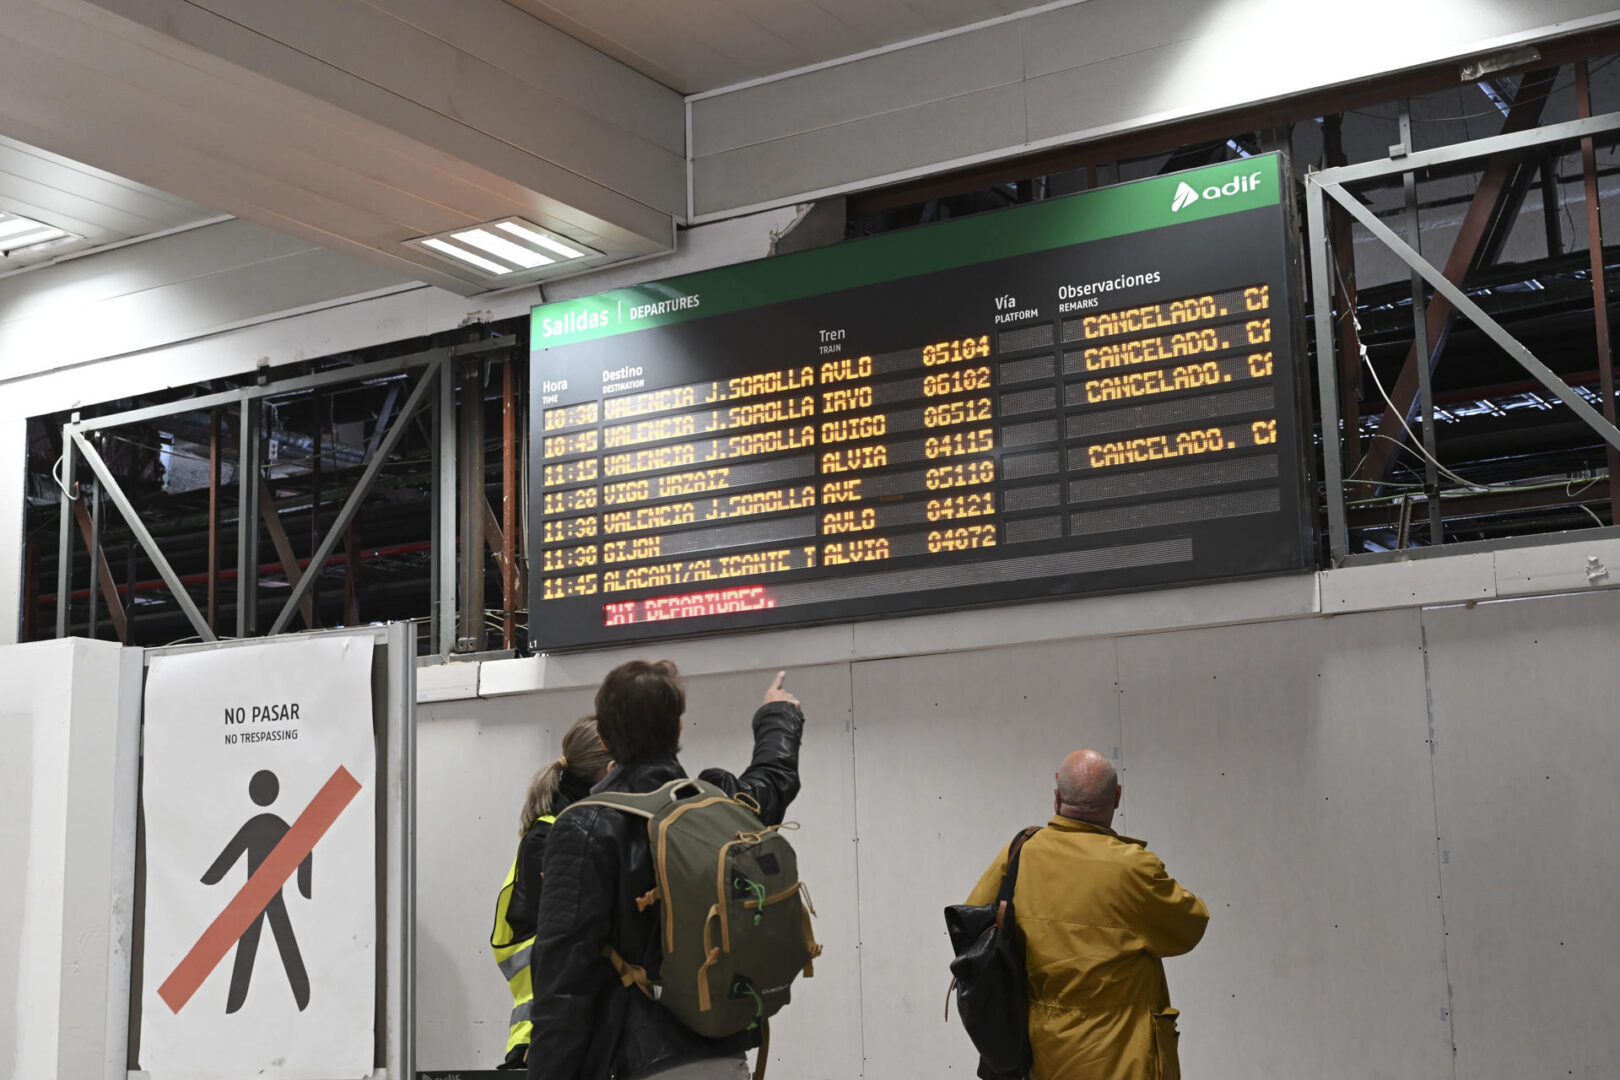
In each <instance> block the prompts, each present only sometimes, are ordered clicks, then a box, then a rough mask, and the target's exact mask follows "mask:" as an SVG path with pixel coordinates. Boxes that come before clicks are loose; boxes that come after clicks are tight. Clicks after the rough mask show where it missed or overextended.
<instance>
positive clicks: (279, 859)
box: [158, 765, 360, 1013]
mask: <svg viewBox="0 0 1620 1080" xmlns="http://www.w3.org/2000/svg"><path fill="white" fill-rule="evenodd" d="M359 793H360V781H358V780H356V779H355V778H354V775H353V774H352V773H350V772H349V770H348V769H345V768H344V767H343V766H341V765H339V766H338V767H337V771H336V772H334V773H333V774H332V776H331V778H330V779H328V780H327V781H326V783H325V784H324V785H322V786H321V790H320V791H318V792H316V793H315V798H313V799H311V800H310V803H309V805H308V806H307V807H305V808H304V812H303V813H301V814H299V815H298V820H297V821H294V822H293V824H292V828H290V829H288V830H287V835H285V836H283V837H282V838H281V842H280V843H278V844H277V845H276V846H275V847H274V848H273V849H272V850H271V852H270V854H269V856H267V857H266V858H265V860H264V862H263V863H261V864H260V865H259V869H258V870H257V871H256V872H255V873H254V874H253V875H252V876H250V877H249V878H248V879H247V882H246V884H244V885H243V886H242V888H241V890H240V891H239V892H238V893H237V894H236V895H235V896H234V897H232V898H231V902H230V903H228V904H226V905H225V910H224V911H221V912H220V913H219V916H218V917H217V918H216V919H215V920H214V921H213V922H212V923H210V924H209V925H208V929H207V930H204V931H203V934H202V937H200V938H198V939H197V943H196V944H195V945H193V946H192V947H191V950H190V951H189V952H187V953H186V955H185V959H183V960H181V961H180V963H179V964H177V965H175V969H174V970H173V971H172V972H170V973H169V977H168V978H167V979H165V980H164V981H163V985H162V986H160V987H158V997H160V998H162V999H163V1001H164V1003H165V1004H166V1005H168V1006H169V1008H170V1009H171V1010H172V1011H174V1012H176V1013H178V1012H179V1011H180V1010H181V1009H182V1008H184V1007H185V1004H186V1002H188V1001H190V1000H191V996H192V995H193V994H195V993H196V992H197V989H198V987H200V986H202V984H203V980H204V979H206V978H208V976H209V975H210V974H212V972H213V970H214V968H215V967H217V966H219V962H220V961H221V960H223V959H225V954H226V953H228V952H230V951H231V947H232V946H233V945H235V944H236V942H237V940H238V939H240V938H241V936H242V935H243V933H245V932H246V931H247V928H248V927H249V926H251V925H252V924H253V920H254V919H257V918H258V917H259V916H260V915H261V914H262V913H263V912H264V909H265V906H266V905H268V904H269V903H270V901H271V900H272V899H273V898H274V897H275V896H276V894H277V893H279V892H280V891H281V887H282V886H283V885H285V884H287V879H288V878H290V877H292V874H293V871H294V870H297V869H298V864H299V863H301V862H303V861H304V860H305V859H306V858H308V857H309V853H310V852H311V851H313V850H314V849H315V845H316V844H317V843H318V842H319V841H320V839H321V837H323V836H325V835H326V831H327V830H328V829H330V828H331V827H332V823H333V822H335V821H336V820H337V819H338V815H339V814H341V813H343V811H344V809H345V808H347V807H348V805H349V803H350V802H352V801H354V797H355V796H356V795H358V794H359Z"/></svg>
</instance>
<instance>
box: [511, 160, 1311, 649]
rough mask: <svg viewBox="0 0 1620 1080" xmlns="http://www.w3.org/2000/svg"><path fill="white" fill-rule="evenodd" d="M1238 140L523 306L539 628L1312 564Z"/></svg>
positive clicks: (765, 614) (1275, 272) (1265, 197)
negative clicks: (1039, 196) (1074, 185)
mask: <svg viewBox="0 0 1620 1080" xmlns="http://www.w3.org/2000/svg"><path fill="white" fill-rule="evenodd" d="M1254 162H1259V163H1260V164H1259V165H1258V166H1255V164H1254ZM1245 166H1246V170H1247V171H1245V172H1244V174H1243V175H1244V176H1245V177H1247V176H1249V174H1250V173H1251V172H1258V174H1259V176H1260V179H1259V180H1257V181H1253V182H1251V181H1249V180H1245V181H1244V182H1243V184H1229V183H1228V181H1229V180H1230V179H1231V178H1228V177H1226V176H1225V174H1224V173H1223V172H1222V168H1223V167H1214V168H1213V169H1212V170H1200V171H1199V172H1198V173H1197V174H1195V176H1194V179H1197V180H1198V182H1197V183H1196V184H1194V185H1193V186H1194V187H1195V188H1196V190H1199V191H1207V190H1209V189H1210V188H1212V187H1213V188H1217V189H1220V190H1221V191H1222V192H1223V193H1222V195H1221V196H1220V198H1219V199H1216V198H1214V197H1210V198H1205V199H1200V200H1198V201H1196V202H1193V203H1190V204H1187V203H1185V200H1181V201H1182V202H1183V205H1180V206H1178V205H1176V204H1177V202H1178V200H1177V199H1176V197H1175V193H1176V188H1177V183H1179V181H1177V182H1176V183H1169V184H1168V185H1166V184H1161V183H1157V182H1146V184H1145V186H1139V185H1122V186H1121V187H1119V188H1114V189H1105V190H1100V191H1098V192H1093V193H1088V194H1087V195H1083V196H1079V197H1076V198H1075V199H1074V200H1052V201H1051V202H1050V203H1048V204H1045V205H1036V206H1032V207H1027V208H1020V209H1017V210H1014V211H1011V212H1008V213H1005V214H989V215H983V216H982V218H980V219H964V220H962V221H955V222H951V223H949V224H948V225H946V226H942V227H939V228H938V229H921V230H916V231H913V232H910V233H905V234H894V235H886V236H881V237H877V238H874V239H871V240H865V241H859V242H853V243H849V244H845V245H835V246H834V247H833V248H829V249H825V250H823V251H818V252H810V253H806V254H804V255H793V256H784V257H781V258H778V259H771V260H766V261H765V262H762V263H753V264H748V265H746V266H742V267H736V268H730V269H727V270H722V271H712V272H707V273H704V274H698V275H693V276H692V277H690V278H683V279H675V280H672V281H669V282H661V283H656V284H654V285H649V286H644V287H637V288H632V289H627V290H619V291H618V292H615V293H607V294H602V295H601V296H599V297H591V298H587V299H586V300H582V301H577V302H568V303H565V304H558V305H547V306H543V307H541V308H537V309H536V318H537V320H539V319H549V320H550V322H549V323H547V324H546V325H547V326H548V327H549V329H550V331H551V333H550V334H549V335H544V336H537V337H536V339H535V341H536V346H535V351H534V355H533V360H532V369H531V371H532V384H531V385H532V388H533V394H534V397H533V399H532V401H531V413H530V415H531V439H530V446H529V458H528V466H529V476H530V483H531V490H530V499H531V502H530V514H529V520H530V534H529V537H528V542H529V554H528V560H529V565H530V568H531V573H532V574H533V580H532V584H531V613H530V627H531V635H533V637H534V640H535V644H536V645H537V646H539V647H545V648H569V647H580V646H586V645H591V644H597V643H606V642H614V641H620V642H629V641H635V640H639V639H642V638H651V637H661V636H668V635H671V634H680V633H692V632H695V631H703V630H734V629H742V628H746V627H750V626H768V625H784V624H791V623H801V622H818V621H827V620H833V619H843V618H865V617H873V616H882V615H892V614H901V613H906V612H919V611H925V610H927V609H929V608H945V607H961V606H964V605H974V604H984V603H997V602H1011V601H1016V600H1024V599H1031V598H1036V597H1044V596H1061V595H1080V594H1085V593H1088V592H1097V591H1118V590H1121V589H1130V588H1142V587H1151V586H1158V585H1166V584H1175V583H1183V582H1193V581H1200V580H1212V579H1220V578H1229V577H1237V576H1242V575H1246V574H1255V573H1274V572H1281V571H1285V570H1290V569H1298V568H1301V567H1303V566H1304V565H1305V563H1306V555H1305V552H1306V549H1307V539H1308V528H1306V527H1304V526H1303V525H1302V522H1303V521H1304V519H1305V515H1304V514H1303V512H1302V511H1301V502H1302V499H1301V496H1300V491H1301V489H1302V487H1303V482H1304V478H1305V470H1304V468H1303V464H1302V462H1303V460H1304V457H1305V455H1304V453H1303V451H1302V447H1301V434H1300V424H1299V422H1298V404H1297V401H1298V379H1297V377H1296V375H1295V365H1296V352H1297V349H1296V344H1295V341H1296V337H1297V334H1296V331H1297V327H1298V318H1299V314H1298V311H1297V304H1296V302H1295V301H1294V299H1293V297H1294V292H1293V286H1292V275H1291V270H1290V253H1289V249H1288V244H1289V240H1288V236H1289V233H1288V230H1287V229H1286V227H1285V225H1286V223H1285V221H1284V218H1285V214H1284V212H1283V209H1282V206H1281V203H1280V202H1279V199H1278V194H1279V192H1280V190H1281V186H1280V185H1279V183H1278V173H1277V163H1276V159H1273V158H1261V159H1252V160H1251V162H1246V163H1245ZM1228 171H1230V170H1228ZM1234 175H1235V174H1234ZM1164 179H1165V180H1170V179H1171V178H1164ZM1228 186H1230V187H1231V189H1232V192H1233V194H1226V193H1225V188H1226V187H1228ZM1161 189H1162V190H1161ZM1109 192H1112V194H1109ZM1161 195H1162V198H1161ZM1161 202H1162V205H1160V203H1161ZM683 298H696V299H684V300H683ZM537 325H540V324H539V323H538V322H537Z"/></svg>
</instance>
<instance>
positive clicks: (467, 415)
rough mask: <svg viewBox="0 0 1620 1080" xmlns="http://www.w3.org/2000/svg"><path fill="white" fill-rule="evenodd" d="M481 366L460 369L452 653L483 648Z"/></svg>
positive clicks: (484, 507)
mask: <svg viewBox="0 0 1620 1080" xmlns="http://www.w3.org/2000/svg"><path fill="white" fill-rule="evenodd" d="M483 383H484V380H483V365H482V364H481V363H474V364H470V365H466V366H464V367H463V368H462V371H461V400H460V402H459V403H458V407H457V419H456V436H457V439H458V440H459V442H460V446H459V447H458V448H457V450H456V466H457V471H458V474H459V475H458V476H457V479H456V484H457V492H458V494H459V495H460V499H459V512H458V515H457V516H458V519H459V526H460V535H461V544H460V548H461V566H460V571H461V587H460V596H459V599H460V601H461V604H460V608H459V617H458V619H457V629H456V652H478V651H479V650H481V649H482V648H483V647H484V513H485V511H486V510H487V509H488V506H489V500H488V499H487V498H485V496H484V386H483Z"/></svg>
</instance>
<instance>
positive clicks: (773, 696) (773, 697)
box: [765, 671, 799, 705]
mask: <svg viewBox="0 0 1620 1080" xmlns="http://www.w3.org/2000/svg"><path fill="white" fill-rule="evenodd" d="M785 678H787V672H785V671H778V672H777V673H776V681H775V682H773V683H771V685H770V689H768V690H766V691H765V704H766V705H769V704H770V703H771V702H773V701H785V702H787V703H788V704H789V705H797V704H798V703H799V699H798V698H796V697H794V696H793V695H792V694H790V693H788V692H787V691H786V690H784V689H782V680H783V679H785Z"/></svg>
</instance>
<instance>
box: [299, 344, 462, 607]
mask: <svg viewBox="0 0 1620 1080" xmlns="http://www.w3.org/2000/svg"><path fill="white" fill-rule="evenodd" d="M444 363H445V362H444V361H442V360H435V361H433V362H432V363H431V364H429V365H428V368H427V370H426V371H424V372H423V373H422V377H421V378H420V379H418V380H417V382H416V386H415V388H414V389H412V390H411V396H410V397H408V398H406V399H405V405H404V407H403V408H402V409H400V412H399V417H398V419H396V420H395V421H394V423H393V426H392V427H390V428H389V429H388V434H387V435H386V436H384V437H383V441H382V445H381V446H379V447H378V448H377V456H376V457H374V458H372V459H371V461H370V462H369V463H367V465H366V470H365V472H363V473H361V474H360V479H359V480H358V481H356V482H355V485H354V493H353V494H352V495H350V496H349V498H348V500H347V501H346V502H344V504H343V508H342V509H341V510H339V511H338V514H337V520H336V521H334V522H332V527H331V529H330V530H328V531H327V534H326V537H325V539H323V540H322V541H321V545H320V547H318V548H317V549H316V550H315V554H314V555H312V556H310V559H309V569H308V571H306V572H305V574H304V576H303V578H302V579H300V580H299V582H298V584H297V585H295V586H293V590H292V595H290V596H289V597H287V602H286V603H285V604H283V605H282V607H281V611H280V612H279V613H278V614H277V615H276V621H275V622H274V623H272V624H271V626H270V633H271V635H275V634H279V633H281V632H282V631H283V630H285V629H286V628H287V624H288V623H289V622H291V621H292V617H293V613H294V611H296V610H297V607H298V602H299V601H300V600H302V599H303V597H304V595H305V594H306V593H308V592H309V587H310V585H311V584H312V583H313V582H314V581H315V579H316V577H317V576H319V575H320V572H321V568H322V567H323V566H325V565H326V560H327V559H329V558H331V556H332V551H333V550H334V549H335V548H336V547H337V545H338V543H339V541H341V540H342V539H343V533H344V531H345V530H347V529H348V527H349V522H350V521H351V520H352V519H353V518H354V515H355V514H356V513H358V512H359V510H360V504H361V503H363V502H364V501H365V498H366V496H367V495H368V494H369V493H370V491H371V484H372V481H374V480H376V479H377V474H378V473H380V472H382V468H383V465H384V464H385V463H386V462H387V461H388V455H390V454H392V453H393V452H394V447H395V446H396V445H397V444H398V443H399V440H400V438H401V437H402V436H403V435H404V434H405V432H406V430H407V429H408V428H409V426H410V419H411V414H412V413H414V412H415V411H416V408H417V406H418V405H420V404H421V403H422V401H423V399H424V398H426V397H427V392H428V390H429V388H431V387H432V386H433V385H434V379H435V376H437V375H438V374H439V372H440V370H441V369H442V367H443V365H444Z"/></svg>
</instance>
